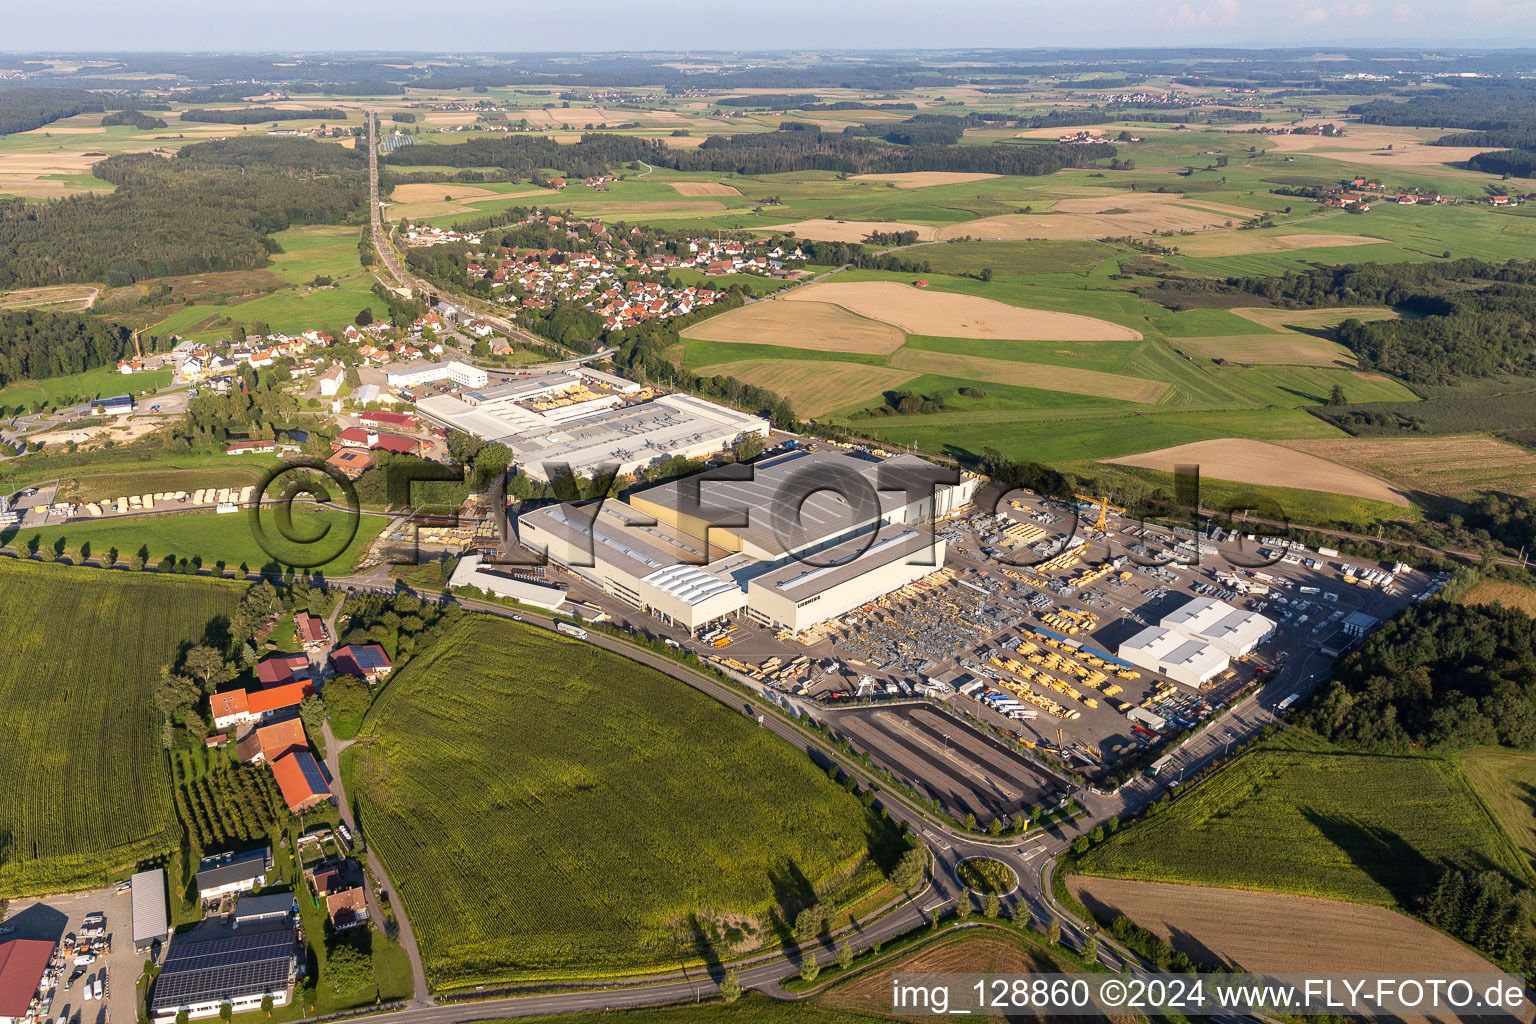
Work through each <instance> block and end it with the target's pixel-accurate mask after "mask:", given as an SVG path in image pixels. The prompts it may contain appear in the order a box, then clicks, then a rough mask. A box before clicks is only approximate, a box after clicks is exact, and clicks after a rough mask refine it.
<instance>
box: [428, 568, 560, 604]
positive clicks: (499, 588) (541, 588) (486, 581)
mask: <svg viewBox="0 0 1536 1024" xmlns="http://www.w3.org/2000/svg"><path fill="white" fill-rule="evenodd" d="M455 587H474V588H475V589H476V590H484V591H487V592H489V593H492V594H495V595H496V596H497V597H506V598H511V599H512V600H514V601H516V602H518V603H519V604H527V605H532V606H533V607H535V608H544V609H547V610H549V611H552V612H553V611H559V610H560V609H561V607H563V606H564V604H565V591H563V590H561V589H560V588H559V587H553V586H550V585H549V584H547V583H535V582H533V581H532V580H528V579H523V578H521V577H520V576H518V574H517V567H516V566H513V565H507V566H498V565H482V564H481V558H480V556H479V555H465V556H464V557H463V558H460V559H459V564H458V565H457V566H455V567H454V570H453V576H451V577H450V578H449V580H448V588H449V589H450V590H452V589H453V588H455Z"/></svg>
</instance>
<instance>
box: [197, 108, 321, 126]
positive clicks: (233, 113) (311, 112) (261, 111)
mask: <svg viewBox="0 0 1536 1024" xmlns="http://www.w3.org/2000/svg"><path fill="white" fill-rule="evenodd" d="M181 119H182V120H183V121H206V122H208V123H209V124H266V123H267V122H268V121H313V120H320V121H345V120H346V119H347V112H346V111H345V110H342V109H341V108H340V107H314V108H312V109H303V110H298V109H283V108H281V107H233V108H230V109H228V110H216V109H209V108H207V107H191V108H189V109H187V110H183V111H182V112H181Z"/></svg>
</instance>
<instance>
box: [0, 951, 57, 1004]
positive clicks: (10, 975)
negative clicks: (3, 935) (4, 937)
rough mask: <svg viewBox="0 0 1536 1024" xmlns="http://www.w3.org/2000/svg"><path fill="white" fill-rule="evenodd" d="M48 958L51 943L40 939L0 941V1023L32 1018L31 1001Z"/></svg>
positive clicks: (49, 956)
mask: <svg viewBox="0 0 1536 1024" xmlns="http://www.w3.org/2000/svg"><path fill="white" fill-rule="evenodd" d="M52 958H53V943H52V942H47V941H45V940H43V939H11V940H10V941H9V942H0V1024H21V1022H22V1021H23V1020H30V1019H32V1018H31V1013H32V1001H33V999H35V998H36V997H37V989H38V986H39V985H41V984H42V981H43V971H45V970H47V968H48V961H49V960H50V959H52Z"/></svg>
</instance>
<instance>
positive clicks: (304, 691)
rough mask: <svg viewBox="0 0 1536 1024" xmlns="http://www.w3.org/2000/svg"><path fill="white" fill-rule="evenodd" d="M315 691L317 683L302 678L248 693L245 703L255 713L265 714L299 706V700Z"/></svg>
mask: <svg viewBox="0 0 1536 1024" xmlns="http://www.w3.org/2000/svg"><path fill="white" fill-rule="evenodd" d="M314 692H315V684H314V682H313V681H312V680H309V679H301V680H299V681H298V682H293V683H287V684H285V685H283V686H274V687H272V688H270V689H266V690H257V691H256V692H255V693H249V694H246V697H245V703H246V706H247V707H248V708H249V709H250V712H251V714H253V715H264V714H266V713H267V712H269V711H278V710H281V709H282V708H291V707H297V706H298V704H299V701H301V700H303V699H304V698H305V697H308V696H310V695H311V694H313V693H314Z"/></svg>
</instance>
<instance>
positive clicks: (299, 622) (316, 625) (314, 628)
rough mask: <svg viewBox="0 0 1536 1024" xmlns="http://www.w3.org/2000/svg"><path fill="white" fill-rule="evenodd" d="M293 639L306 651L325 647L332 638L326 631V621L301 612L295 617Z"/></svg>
mask: <svg viewBox="0 0 1536 1024" xmlns="http://www.w3.org/2000/svg"><path fill="white" fill-rule="evenodd" d="M293 638H294V639H295V640H297V641H298V642H299V644H300V645H301V646H302V647H303V648H304V649H305V650H312V649H318V648H321V647H325V646H326V645H327V644H329V643H330V642H331V636H330V634H329V633H327V632H326V630H325V620H324V619H322V618H320V616H318V615H311V614H309V612H299V613H297V614H296V615H294V617H293Z"/></svg>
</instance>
